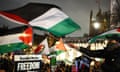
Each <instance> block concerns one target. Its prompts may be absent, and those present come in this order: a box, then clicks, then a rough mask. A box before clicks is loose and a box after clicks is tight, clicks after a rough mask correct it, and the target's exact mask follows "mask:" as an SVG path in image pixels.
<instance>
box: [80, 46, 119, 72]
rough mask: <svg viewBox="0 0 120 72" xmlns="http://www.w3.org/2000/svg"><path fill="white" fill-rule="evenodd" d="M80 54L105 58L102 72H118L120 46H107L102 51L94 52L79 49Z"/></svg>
mask: <svg viewBox="0 0 120 72" xmlns="http://www.w3.org/2000/svg"><path fill="white" fill-rule="evenodd" d="M80 52H83V53H84V54H86V55H88V56H90V57H99V58H105V62H104V63H103V65H102V69H103V70H104V72H120V44H108V46H107V47H106V48H104V50H95V51H91V50H89V49H87V48H82V47H81V48H80Z"/></svg>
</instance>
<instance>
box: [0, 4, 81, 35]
mask: <svg viewBox="0 0 120 72" xmlns="http://www.w3.org/2000/svg"><path fill="white" fill-rule="evenodd" d="M4 12H6V13H9V14H11V15H12V16H11V17H9V16H8V15H5V14H6V13H4V14H3V12H1V14H2V15H4V16H7V17H8V18H10V19H9V20H11V21H12V22H13V21H14V22H17V23H19V24H24V25H27V24H29V25H31V26H32V27H34V28H35V29H39V30H45V31H48V32H50V33H52V34H53V35H55V36H64V35H66V34H70V33H72V32H74V31H76V30H77V29H80V26H79V25H78V24H76V23H75V22H74V21H73V20H72V19H71V18H70V17H69V16H67V15H66V14H65V13H64V12H63V11H62V10H61V9H60V8H59V7H58V6H56V5H50V4H40V3H30V4H28V5H25V6H23V7H21V8H17V9H14V10H9V11H4ZM2 17H3V16H2ZM6 19H7V18H6Z"/></svg>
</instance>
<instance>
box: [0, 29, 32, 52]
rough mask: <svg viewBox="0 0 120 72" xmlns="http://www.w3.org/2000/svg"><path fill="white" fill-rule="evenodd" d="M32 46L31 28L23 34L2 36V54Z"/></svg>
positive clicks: (0, 47) (0, 46)
mask: <svg viewBox="0 0 120 72" xmlns="http://www.w3.org/2000/svg"><path fill="white" fill-rule="evenodd" d="M31 45H32V28H31V27H29V28H27V29H25V30H24V31H23V33H14V34H8V35H4V36H0V53H6V52H13V51H16V50H22V49H26V48H28V47H29V46H31Z"/></svg>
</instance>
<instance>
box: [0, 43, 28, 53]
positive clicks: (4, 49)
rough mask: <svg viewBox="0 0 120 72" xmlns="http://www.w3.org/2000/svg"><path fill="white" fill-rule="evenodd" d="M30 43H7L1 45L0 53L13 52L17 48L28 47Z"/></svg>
mask: <svg viewBox="0 0 120 72" xmlns="http://www.w3.org/2000/svg"><path fill="white" fill-rule="evenodd" d="M28 47H29V46H28V45H25V44H24V43H13V44H7V45H0V53H7V52H13V51H16V50H22V49H26V48H28Z"/></svg>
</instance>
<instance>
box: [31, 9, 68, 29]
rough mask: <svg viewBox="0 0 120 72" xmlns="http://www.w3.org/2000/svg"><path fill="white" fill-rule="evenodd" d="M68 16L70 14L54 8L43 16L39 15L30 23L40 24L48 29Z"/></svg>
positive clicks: (33, 24)
mask: <svg viewBox="0 0 120 72" xmlns="http://www.w3.org/2000/svg"><path fill="white" fill-rule="evenodd" d="M67 18H68V16H67V15H66V14H64V13H63V12H62V11H60V10H59V9H57V8H52V9H50V10H49V11H48V12H46V13H45V14H43V15H42V16H39V17H37V18H35V19H34V20H32V21H30V22H29V24H30V25H32V26H38V27H39V26H40V27H43V28H45V29H48V28H51V27H53V26H55V25H56V24H58V23H59V22H61V21H63V20H64V19H67Z"/></svg>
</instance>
